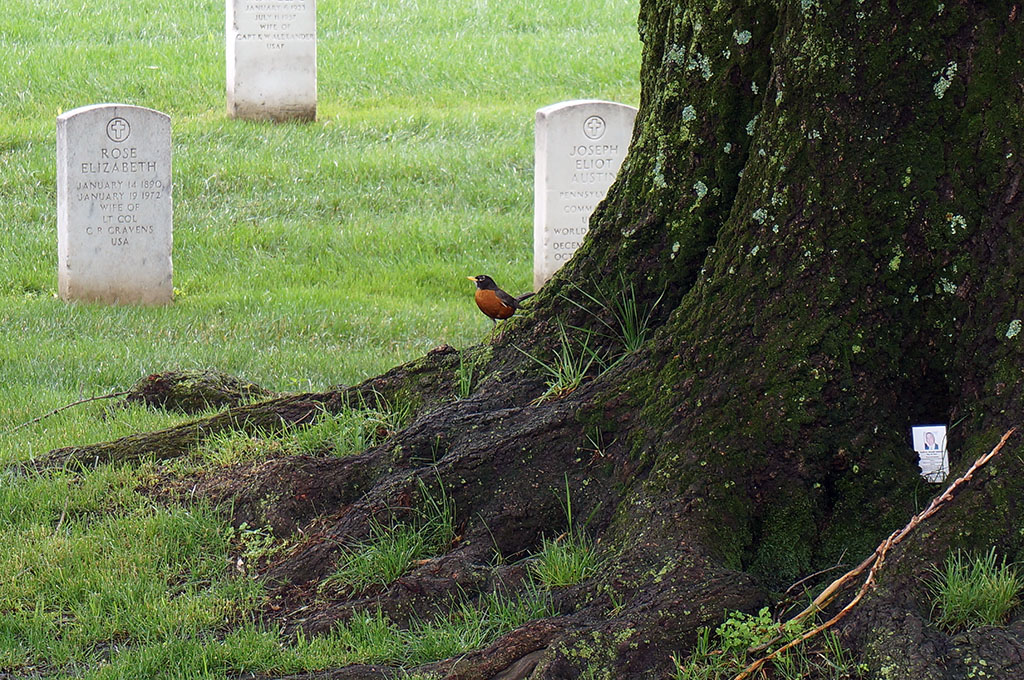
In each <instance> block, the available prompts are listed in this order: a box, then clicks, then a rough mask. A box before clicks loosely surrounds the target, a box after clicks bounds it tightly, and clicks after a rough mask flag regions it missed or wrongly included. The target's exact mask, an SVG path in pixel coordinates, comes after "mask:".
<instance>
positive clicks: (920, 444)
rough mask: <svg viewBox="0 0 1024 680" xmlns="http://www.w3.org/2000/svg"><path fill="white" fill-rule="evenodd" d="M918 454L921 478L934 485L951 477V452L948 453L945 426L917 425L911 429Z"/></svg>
mask: <svg viewBox="0 0 1024 680" xmlns="http://www.w3.org/2000/svg"><path fill="white" fill-rule="evenodd" d="M910 430H911V436H912V438H913V440H914V451H916V452H917V464H918V467H920V468H921V476H922V477H924V478H925V479H926V480H927V481H929V482H932V483H935V484H937V483H939V482H941V481H943V480H945V479H946V477H947V475H949V452H948V451H946V426H945V425H915V426H914V427H912V428H910Z"/></svg>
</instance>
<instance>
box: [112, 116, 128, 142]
mask: <svg viewBox="0 0 1024 680" xmlns="http://www.w3.org/2000/svg"><path fill="white" fill-rule="evenodd" d="M131 131H132V128H131V126H130V125H128V121H126V120H125V119H124V118H111V119H110V122H109V123H107V137H109V138H110V140H111V141H114V142H123V141H124V140H126V139H128V135H130V134H131Z"/></svg>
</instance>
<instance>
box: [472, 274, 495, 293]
mask: <svg viewBox="0 0 1024 680" xmlns="http://www.w3.org/2000/svg"><path fill="white" fill-rule="evenodd" d="M466 278H467V279H469V280H470V281H473V282H475V283H476V287H477V288H481V289H483V290H491V289H494V288H497V287H498V286H497V285H496V284H495V283H494V279H492V278H491V277H490V276H488V275H487V274H480V275H478V276H467V277H466Z"/></svg>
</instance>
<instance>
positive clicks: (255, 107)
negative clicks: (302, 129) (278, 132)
mask: <svg viewBox="0 0 1024 680" xmlns="http://www.w3.org/2000/svg"><path fill="white" fill-rule="evenodd" d="M226 16H227V21H226V24H227V27H226V33H227V36H226V45H225V52H226V55H227V101H228V115H229V116H230V117H232V118H244V119H248V120H277V121H283V120H316V0H227V10H226Z"/></svg>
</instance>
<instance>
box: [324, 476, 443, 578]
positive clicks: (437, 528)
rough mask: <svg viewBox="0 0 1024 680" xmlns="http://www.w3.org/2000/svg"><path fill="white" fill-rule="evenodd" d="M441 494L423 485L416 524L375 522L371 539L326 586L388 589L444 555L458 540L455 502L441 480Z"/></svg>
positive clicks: (347, 555) (346, 557)
mask: <svg viewBox="0 0 1024 680" xmlns="http://www.w3.org/2000/svg"><path fill="white" fill-rule="evenodd" d="M438 487H439V488H438V491H436V492H433V491H430V490H429V489H428V488H427V486H426V484H424V483H423V482H422V480H421V481H420V482H419V493H420V498H421V500H422V502H423V507H421V508H419V509H418V510H417V512H416V513H415V517H414V519H413V521H409V522H389V523H387V524H384V523H381V522H377V521H374V522H372V523H371V525H370V539H369V540H368V541H366V542H364V543H362V544H359V545H356V546H354V547H352V548H349V549H347V550H346V551H345V552H344V553H343V554H342V556H341V558H340V560H339V564H338V568H337V569H336V570H335V572H334V574H332V575H331V576H330V577H329V578H328V579H327V581H326V582H325V583H326V584H329V585H332V586H335V587H341V588H344V589H347V590H349V591H353V592H359V591H361V590H363V589H365V588H367V587H369V586H372V585H380V586H386V585H387V584H389V583H391V582H392V581H394V580H395V579H397V578H398V577H399V576H401V575H402V574H404V573H405V572H407V571H408V570H409V569H410V568H411V567H412V566H413V563H414V562H416V561H417V560H422V559H425V558H428V557H433V556H435V555H439V554H442V553H443V552H444V551H445V550H446V549H447V548H448V547H449V546H450V545H451V543H452V541H453V540H454V539H455V513H456V508H455V501H454V500H453V499H452V498H451V497H450V496H449V495H448V494H447V491H446V490H445V488H444V486H443V484H442V483H441V481H440V479H439V480H438Z"/></svg>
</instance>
